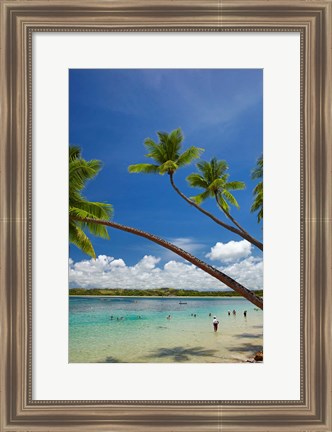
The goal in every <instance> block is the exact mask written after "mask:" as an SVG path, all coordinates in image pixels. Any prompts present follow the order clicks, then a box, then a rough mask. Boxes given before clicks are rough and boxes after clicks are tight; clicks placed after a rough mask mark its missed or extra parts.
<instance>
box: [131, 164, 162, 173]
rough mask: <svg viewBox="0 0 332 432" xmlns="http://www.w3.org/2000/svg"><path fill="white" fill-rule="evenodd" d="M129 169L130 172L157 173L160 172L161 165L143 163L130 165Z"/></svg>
mask: <svg viewBox="0 0 332 432" xmlns="http://www.w3.org/2000/svg"><path fill="white" fill-rule="evenodd" d="M128 171H129V172H130V173H141V174H156V173H159V166H158V165H153V164H145V163H141V164H136V165H129V167H128Z"/></svg>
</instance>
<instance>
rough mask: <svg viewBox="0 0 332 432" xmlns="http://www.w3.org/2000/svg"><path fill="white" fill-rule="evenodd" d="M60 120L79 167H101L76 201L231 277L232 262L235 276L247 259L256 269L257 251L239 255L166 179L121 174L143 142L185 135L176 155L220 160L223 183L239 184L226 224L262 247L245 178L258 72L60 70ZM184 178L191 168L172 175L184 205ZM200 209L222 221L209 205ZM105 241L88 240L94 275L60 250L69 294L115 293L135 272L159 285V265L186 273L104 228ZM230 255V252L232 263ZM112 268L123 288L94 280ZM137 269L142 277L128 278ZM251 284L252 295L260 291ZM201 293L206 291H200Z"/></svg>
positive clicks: (251, 162) (259, 96)
mask: <svg viewBox="0 0 332 432" xmlns="http://www.w3.org/2000/svg"><path fill="white" fill-rule="evenodd" d="M69 113H70V117H69V126H70V128H69V142H70V144H73V145H78V146H80V147H81V148H82V153H83V157H84V158H85V159H100V160H101V161H102V162H103V169H102V171H101V172H100V174H99V175H98V176H97V177H96V178H95V179H94V180H93V181H91V182H90V183H89V184H88V185H87V187H86V189H85V191H84V194H85V196H86V197H87V198H89V199H90V200H96V201H106V202H109V203H111V204H112V205H113V206H114V217H113V220H114V221H116V222H119V223H122V224H125V225H130V226H134V227H137V228H141V229H143V230H146V231H149V232H151V233H154V234H157V235H159V236H160V237H163V238H165V239H167V240H170V241H173V242H175V243H176V244H178V245H179V246H182V247H183V248H184V249H186V250H188V251H190V252H192V253H194V254H195V255H196V256H198V257H199V258H201V259H204V260H205V261H207V262H209V263H210V264H212V265H215V266H217V267H218V268H223V269H225V268H228V270H229V271H230V272H231V273H232V272H236V266H240V265H241V263H242V267H244V266H248V260H251V263H253V265H254V267H255V266H257V264H258V263H259V265H260V266H261V267H262V265H261V264H262V262H261V261H262V257H261V253H260V252H259V251H258V250H257V248H254V247H252V248H251V247H250V251H249V250H248V245H246V244H244V243H243V242H242V243H240V242H241V241H242V238H240V237H238V236H236V235H235V234H233V233H231V232H228V231H226V230H224V229H223V228H221V227H220V226H218V225H216V224H214V223H213V222H212V221H211V220H210V219H208V218H206V217H205V216H204V215H202V214H201V213H200V212H198V211H197V210H195V209H194V208H192V207H191V206H189V205H188V204H187V203H186V202H185V201H183V200H182V199H181V198H180V197H179V196H178V195H177V194H176V193H175V192H174V190H173V189H172V188H171V186H170V184H169V178H168V176H167V175H165V176H161V175H152V174H150V175H144V174H129V173H128V166H129V165H130V164H135V163H140V162H149V160H148V159H147V158H145V157H144V155H145V154H146V149H145V147H144V140H145V138H147V137H151V138H152V139H154V140H157V136H156V132H157V131H166V132H170V131H171V130H173V129H175V128H178V127H181V129H182V130H183V133H184V136H185V139H184V143H183V149H184V150H185V149H186V148H187V147H189V146H192V145H194V146H198V147H203V148H204V149H205V152H204V153H203V155H202V159H204V160H209V159H211V158H212V157H214V156H216V157H217V158H218V159H224V160H226V161H227V162H228V164H229V167H230V169H229V174H230V180H241V181H244V182H245V183H246V185H247V187H246V190H244V191H238V192H235V196H236V198H237V200H238V202H239V204H240V210H237V209H235V208H234V209H233V210H232V215H233V216H234V217H235V218H236V219H237V220H238V221H239V222H240V224H242V226H244V227H245V228H246V229H247V230H248V231H249V232H250V233H251V234H252V235H253V236H254V237H256V238H258V239H262V225H261V224H257V217H256V215H255V214H251V213H250V206H251V203H252V190H253V188H254V186H255V184H256V183H255V182H254V181H253V180H251V178H250V173H251V170H252V169H253V168H254V167H255V164H256V160H257V158H258V157H259V156H260V155H261V154H262V135H263V71H262V70H258V69H254V70H253V69H251V70H248V69H241V70H231V69H227V70H225V69H195V70H192V69H190V70H189V69H188V70H184V69H177V70H176V69H148V70H135V69H130V70H121V69H116V70H106V69H105V70H100V69H99V70H92V69H89V70H88V69H84V70H82V69H80V70H70V72H69ZM194 171H195V165H194V164H192V165H189V166H188V167H185V168H182V169H181V170H179V171H178V172H177V173H176V174H175V181H176V183H177V185H178V187H179V188H180V189H181V190H182V191H183V192H184V193H185V194H186V195H188V196H191V195H194V194H197V193H199V190H194V189H192V188H190V187H189V186H188V185H187V183H186V180H185V178H186V176H187V175H188V174H190V173H192V172H194ZM203 206H204V208H206V209H207V210H209V211H211V212H213V213H215V214H216V215H217V216H219V217H220V218H223V216H222V213H221V212H220V210H218V208H217V206H216V204H215V203H214V202H213V201H212V200H209V201H206V202H205V203H204V204H203ZM109 233H110V237H111V239H110V240H103V239H98V238H93V237H92V242H93V245H94V248H95V251H96V254H97V255H99V256H102V258H100V262H99V261H98V263H99V264H100V267H98V265H99V264H98V265H97V264H96V262H95V263H93V262H91V260H90V259H89V257H87V256H86V255H84V254H82V253H81V252H80V251H79V250H78V249H77V248H76V247H75V246H73V245H70V258H71V268H72V269H73V271H75V272H76V273H75V274H74V273H73V275H72V279H71V281H70V284H71V286H87V287H89V286H96V285H99V286H106V285H107V286H109V285H112V284H115V283H121V284H124V285H125V284H126V283H127V282H126V280H128V281H129V279H130V277H131V279H133V277H134V276H133V274H136V273H137V274H138V275H139V277H140V278H141V280H142V284H143V282H144V279H145V280H146V279H147V278H149V277H150V276H149V275H151V274H152V273H153V272H154V271H155V270H156V273H158V278H159V279H158V278H156V281H155V282H154V284H156V283H163V279H161V278H160V277H159V276H161V274H162V272H163V271H166V269H167V266H168V269H170V267H171V266H172V265H173V266H174V264H172V263H173V261H175V262H176V264H175V266H178V268H177V270H179V273H181V274H184V273H186V271H184V270H187V269H188V268H189V267H185V269H184V268H183V265H186V263H185V262H184V261H183V260H181V259H180V258H179V257H177V256H176V255H174V254H172V253H171V252H168V251H166V250H164V249H162V248H161V247H159V246H157V245H155V244H153V243H151V242H149V241H147V240H144V239H141V238H139V237H136V236H134V235H131V234H127V233H124V232H121V231H117V230H114V229H110V230H109ZM229 242H232V243H231V244H229ZM217 243H222V244H223V245H227V244H229V245H228V247H226V249H225V248H224V250H226V252H227V251H228V250H229V251H230V255H229V257H227V254H226V255H225V254H224V255H223V254H221V255H220V254H219V256H218V254H216V253H215V254H214V253H213V251H211V248H213V247H215V246H216V244H217ZM234 251H235V252H236V251H240V252H239V254H238V255H237V254H236V253H234ZM241 251H242V252H243V253H242V255H241ZM214 252H216V249H214ZM207 255H208V256H207ZM103 257H106V258H103ZM144 257H147V258H144ZM149 257H150V258H149ZM151 257H152V258H151ZM112 262H113V265H112ZM82 263H83V264H82ZM169 263H171V264H169ZM75 266H76V267H75ZM82 266H83V267H84V266H85V267H84V268H85V269H86V275H85V276H86V278H85V279H84V280H80V279H79V278H78V277H76V276H77V275H78V273H79V272H82ZM165 266H166V268H165ZM181 266H182V267H181ZM230 266H232V269H229V267H230ZM97 267H98V269H96V268H97ZM115 267H116V268H117V270H119V272H120V270H121V272H122V273H123V274H124V273H125V272H126V271H127V270H128V271H127V273H126V275H127V279H125V278H124V276H123V278H122V279H121V278H118V279H117V278H114V280H113V279H112V278H111V277H109V278H104V279H103V278H102V277H101V276H102V275H104V276H105V274H107V273H108V272H109V271H110V270H111V269H112V268H113V269H114V268H115ZM140 268H141V269H142V268H143V269H144V271H145V273H146V274H147V276H146V275H145V276H142V274H143V273H144V272H141V273H139V272H138V270H139V269H140ZM255 268H256V267H255ZM135 269H136V270H137V272H136V270H135ZM190 269H191V270H192V271H194V270H193V268H192V267H190ZM97 270H98V271H99V273H98V275H99V276H98V277H97V276H96V272H97ZM240 270H241V271H242V270H243V268H241V269H240ZM251 270H252V269H251ZM256 270H257V269H256ZM248 271H249V270H248ZM135 272H136V273H135ZM240 273H241V272H240ZM240 273H239V274H240ZM119 274H120V273H119ZM174 274H176V272H175V273H174ZM75 275H76V276H75ZM168 275H169V273H168ZM110 276H111V275H110ZM129 276H130V277H129ZM234 276H236V274H235V275H234ZM191 277H194V278H196V279H197V278H198V276H197V274H196V273H193V272H192V276H190V275H189V274H188V275H187V279H186V281H183V283H182V285H181V286H185V285H186V284H187V285H190V286H192V284H191V283H190V278H191ZM243 277H244V276H243ZM103 280H104V282H103ZM176 281H177V279H175V281H174V283H176ZM151 283H152V282H151ZM199 283H200V284H204V283H205V282H204V281H203V280H202V281H201V282H199ZM213 283H214V282H213ZM251 283H252V285H255V286H253V288H257V287H261V283H262V282H261V280H260V281H259V280H257V281H256V282H255V281H252V282H251ZM211 284H212V282H211ZM152 285H153V283H152ZM152 285H151V286H152ZM212 285H213V284H212ZM212 285H211V287H212ZM214 285H216V286H217V285H218V284H216V283H214ZM129 286H130V283H129V285H128V287H129ZM190 286H188V288H189V287H190ZM206 286H209V287H210V285H209V282H206ZM201 288H205V286H202V287H201Z"/></svg>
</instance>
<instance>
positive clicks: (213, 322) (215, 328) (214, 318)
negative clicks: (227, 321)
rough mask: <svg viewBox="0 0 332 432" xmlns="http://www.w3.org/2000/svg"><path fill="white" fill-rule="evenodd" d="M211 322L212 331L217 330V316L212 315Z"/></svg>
mask: <svg viewBox="0 0 332 432" xmlns="http://www.w3.org/2000/svg"><path fill="white" fill-rule="evenodd" d="M212 324H213V329H214V331H215V332H216V331H218V325H219V321H218V320H217V317H215V316H214V317H213V321H212Z"/></svg>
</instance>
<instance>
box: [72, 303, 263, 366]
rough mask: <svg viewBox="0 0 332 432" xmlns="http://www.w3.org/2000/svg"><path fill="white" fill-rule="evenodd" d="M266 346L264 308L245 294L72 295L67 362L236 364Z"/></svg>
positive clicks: (249, 357)
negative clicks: (214, 319)
mask: <svg viewBox="0 0 332 432" xmlns="http://www.w3.org/2000/svg"><path fill="white" fill-rule="evenodd" d="M181 303H182V304H181ZM228 310H230V311H231V315H230V316H229V315H228ZM233 310H235V311H236V315H233V313H232V311H233ZM244 311H247V315H246V316H244ZM210 314H211V316H210ZM213 316H216V317H217V319H218V320H219V328H218V331H217V332H214V330H213V325H212V319H213ZM262 349H263V312H262V311H261V310H260V309H257V308H256V307H255V306H254V305H253V304H252V303H250V302H248V301H247V300H245V299H243V298H238V297H232V298H227V297H214V298H208V297H200V298H198V297H175V298H174V297H172V298H168V297H165V298H152V297H87V296H82V297H69V363H174V362H176V363H177V362H181V363H238V362H245V361H246V360H248V359H251V358H252V357H253V356H254V355H255V353H256V352H257V351H260V350H262Z"/></svg>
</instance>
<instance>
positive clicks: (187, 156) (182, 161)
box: [176, 146, 204, 167]
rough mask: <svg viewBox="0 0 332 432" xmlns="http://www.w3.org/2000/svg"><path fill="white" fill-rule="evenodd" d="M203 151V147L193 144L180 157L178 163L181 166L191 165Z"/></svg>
mask: <svg viewBox="0 0 332 432" xmlns="http://www.w3.org/2000/svg"><path fill="white" fill-rule="evenodd" d="M203 151H204V149H202V148H199V147H194V146H191V147H189V148H188V149H187V150H185V151H184V152H183V153H182V154H181V155H180V156H179V157H178V159H177V161H176V163H177V164H178V166H179V167H182V166H185V165H189V164H190V163H191V162H192V161H193V160H194V159H198V158H199V157H200V155H201V154H202V153H203Z"/></svg>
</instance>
